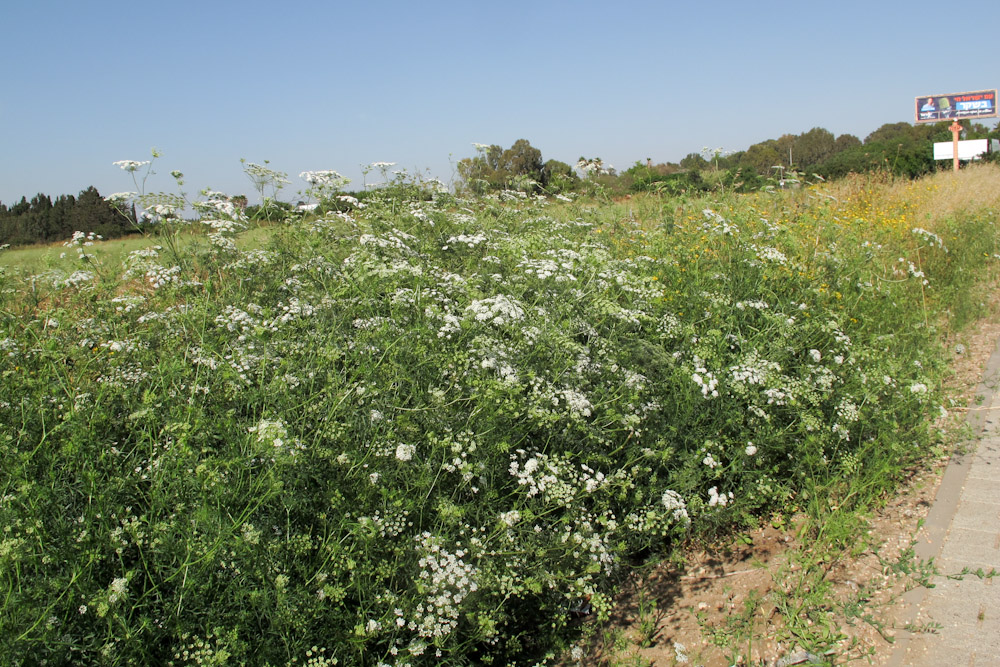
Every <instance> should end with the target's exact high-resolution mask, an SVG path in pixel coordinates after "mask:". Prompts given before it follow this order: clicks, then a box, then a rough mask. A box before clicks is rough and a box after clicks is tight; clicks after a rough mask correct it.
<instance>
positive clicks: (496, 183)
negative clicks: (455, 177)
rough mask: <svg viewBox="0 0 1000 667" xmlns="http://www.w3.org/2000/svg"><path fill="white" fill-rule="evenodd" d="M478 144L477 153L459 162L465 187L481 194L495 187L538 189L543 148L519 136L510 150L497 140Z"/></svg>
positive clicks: (541, 175)
mask: <svg viewBox="0 0 1000 667" xmlns="http://www.w3.org/2000/svg"><path fill="white" fill-rule="evenodd" d="M476 148H477V151H478V153H479V154H478V155H477V156H476V157H472V158H465V159H463V160H461V161H460V162H459V163H458V174H459V176H460V177H461V179H462V186H463V187H464V188H465V189H467V190H469V191H471V192H475V193H480V194H481V193H484V192H490V191H495V190H520V191H522V192H534V191H535V190H537V189H538V188H540V187H541V186H542V184H543V182H544V176H543V173H542V172H543V167H544V163H543V161H542V152H541V151H540V150H538V149H537V148H535V147H534V146H532V145H531V143H530V142H528V140H527V139H518V140H517V141H515V142H514V144H513V145H512V146H511V147H510V148H508V149H506V150H504V149H502V148H501V147H500V146H497V145H495V144H494V145H492V146H477V147H476Z"/></svg>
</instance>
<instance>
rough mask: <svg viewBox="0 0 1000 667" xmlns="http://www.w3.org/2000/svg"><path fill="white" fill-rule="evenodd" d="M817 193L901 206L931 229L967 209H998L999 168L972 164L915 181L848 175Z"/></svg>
mask: <svg viewBox="0 0 1000 667" xmlns="http://www.w3.org/2000/svg"><path fill="white" fill-rule="evenodd" d="M820 190H821V191H822V192H823V193H824V194H826V195H829V196H832V197H833V198H835V199H836V200H838V201H852V200H854V201H858V200H861V201H870V200H873V199H878V200H879V201H881V202H884V203H885V204H888V205H891V204H892V203H897V204H900V205H903V204H905V205H906V207H907V209H908V212H909V213H910V216H911V217H912V219H914V220H919V221H921V222H922V223H924V224H926V226H928V227H933V226H935V225H936V224H937V223H939V222H941V221H942V220H945V219H947V218H951V217H954V216H956V215H959V214H961V213H963V212H965V211H968V210H972V209H976V210H981V209H983V208H1000V165H996V164H973V165H969V166H968V167H965V168H963V169H962V170H961V171H959V172H958V173H957V174H956V173H955V172H953V171H939V172H937V173H934V174H931V175H929V176H925V177H924V178H920V179H917V180H915V181H911V180H909V179H905V178H896V177H893V176H892V175H891V174H888V173H874V174H851V175H850V176H848V177H847V178H844V179H841V180H839V181H836V182H833V183H829V184H825V185H823V186H822V188H820ZM885 204H884V205H885Z"/></svg>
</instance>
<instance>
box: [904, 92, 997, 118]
mask: <svg viewBox="0 0 1000 667" xmlns="http://www.w3.org/2000/svg"><path fill="white" fill-rule="evenodd" d="M916 107H917V114H916V118H917V122H918V123H937V122H939V121H942V120H964V119H966V118H969V119H975V118H991V117H993V116H996V115H997V91H996V90H977V91H974V92H971V93H954V94H951V95H924V96H922V97H918V98H916Z"/></svg>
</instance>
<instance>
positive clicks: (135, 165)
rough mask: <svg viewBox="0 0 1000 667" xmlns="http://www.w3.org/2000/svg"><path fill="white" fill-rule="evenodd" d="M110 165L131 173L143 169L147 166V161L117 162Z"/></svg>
mask: <svg viewBox="0 0 1000 667" xmlns="http://www.w3.org/2000/svg"><path fill="white" fill-rule="evenodd" d="M111 164H113V165H115V166H116V167H120V168H121V169H122V170H123V171H127V172H130V173H131V172H136V171H138V170H139V169H142V168H143V167H145V166H146V165H147V164H149V160H143V161H142V162H139V161H138V160H118V161H117V162H112V163H111Z"/></svg>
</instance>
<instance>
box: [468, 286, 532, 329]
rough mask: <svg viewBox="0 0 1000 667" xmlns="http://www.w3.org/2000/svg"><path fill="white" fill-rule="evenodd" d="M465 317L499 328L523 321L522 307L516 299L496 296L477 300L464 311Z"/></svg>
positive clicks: (501, 295)
mask: <svg viewBox="0 0 1000 667" xmlns="http://www.w3.org/2000/svg"><path fill="white" fill-rule="evenodd" d="M465 314H466V316H467V317H468V316H471V317H472V318H473V319H475V320H476V321H477V322H487V323H489V324H495V325H497V326H501V325H504V324H507V323H509V322H518V321H520V320H523V319H524V307H523V306H522V305H521V304H520V302H518V300H517V299H514V298H512V297H508V296H505V295H503V294H498V295H496V296H493V297H489V298H487V299H478V300H475V301H473V302H472V303H471V304H469V305H468V306H467V307H466V309H465Z"/></svg>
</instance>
